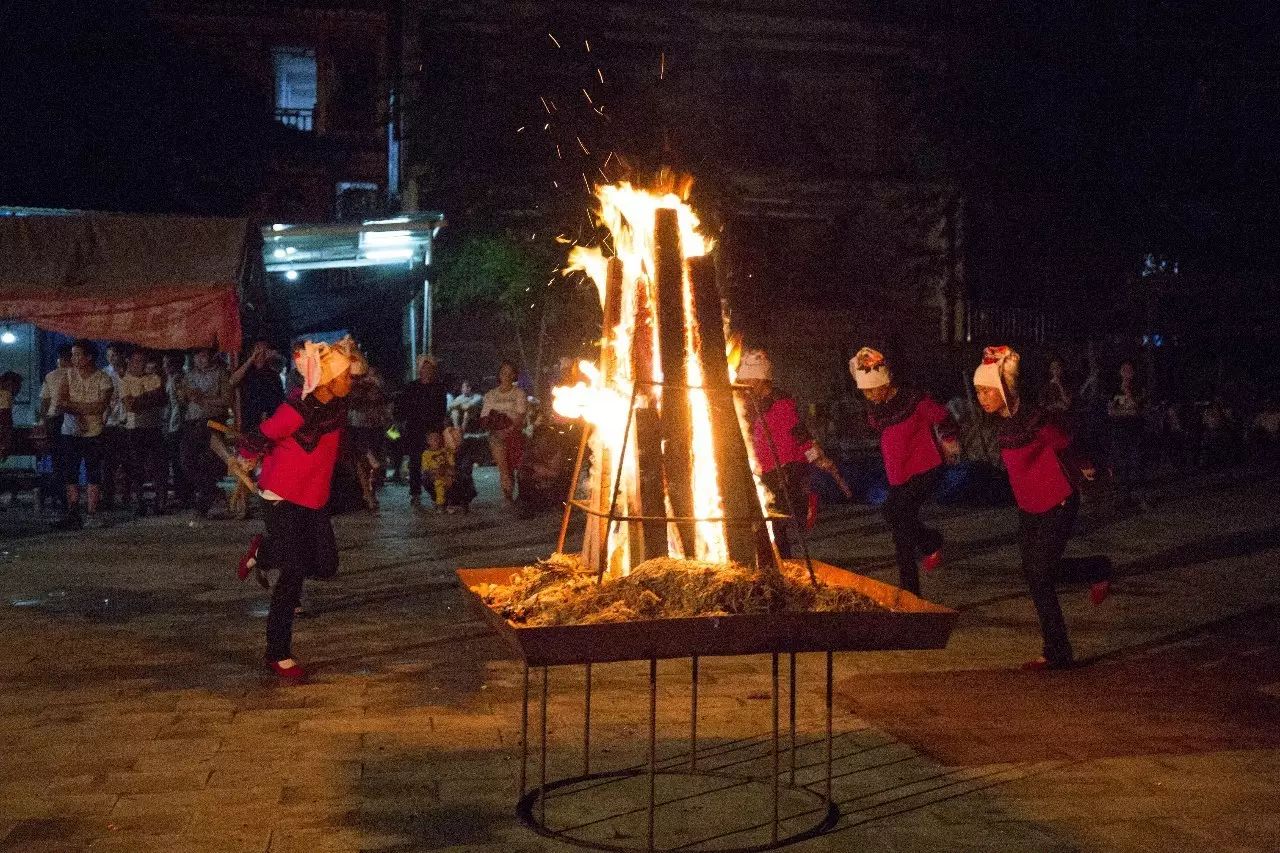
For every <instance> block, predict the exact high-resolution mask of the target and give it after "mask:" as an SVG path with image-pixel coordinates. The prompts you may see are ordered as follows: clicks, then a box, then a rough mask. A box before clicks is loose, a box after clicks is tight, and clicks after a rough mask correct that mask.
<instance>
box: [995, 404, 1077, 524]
mask: <svg viewBox="0 0 1280 853" xmlns="http://www.w3.org/2000/svg"><path fill="white" fill-rule="evenodd" d="M1009 421H1012V422H1006V423H1005V424H1001V430H1000V447H1001V449H1000V458H1001V459H1003V460H1004V467H1005V469H1006V470H1007V471H1008V473H1009V485H1010V486H1011V487H1012V488H1013V498H1014V500H1015V501H1017V504H1018V508H1019V509H1021V510H1023V511H1024V512H1030V513H1037V514H1038V513H1042V512H1048V511H1049V510H1051V509H1053V508H1054V507H1056V506H1058V505H1059V504H1061V503H1062V502H1063V501H1065V500H1066V499H1067V498H1069V497H1071V493H1072V492H1073V491H1075V487H1074V486H1072V485H1071V481H1070V480H1069V479H1068V478H1067V473H1066V468H1065V467H1064V464H1063V460H1062V458H1061V457H1062V455H1064V454H1065V452H1066V451H1067V449H1068V448H1069V447H1070V446H1071V436H1070V434H1069V433H1068V432H1067V431H1066V429H1064V428H1063V427H1062V426H1061V425H1060V424H1059V423H1058V422H1057V420H1056V419H1054V418H1051V417H1045V416H1043V413H1038V414H1037V415H1030V416H1029V417H1028V418H1027V419H1026V420H1025V421H1023V422H1022V423H1019V422H1017V421H1016V420H1015V419H1013V418H1011V419H1009Z"/></svg>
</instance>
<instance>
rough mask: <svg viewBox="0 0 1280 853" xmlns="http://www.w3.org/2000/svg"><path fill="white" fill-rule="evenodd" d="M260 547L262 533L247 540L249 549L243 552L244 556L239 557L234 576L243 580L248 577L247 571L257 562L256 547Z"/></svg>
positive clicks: (251, 569)
mask: <svg viewBox="0 0 1280 853" xmlns="http://www.w3.org/2000/svg"><path fill="white" fill-rule="evenodd" d="M261 547H262V534H261V533H259V534H258V535H256V536H254V537H253V538H252V539H250V540H249V550H247V551H245V552H244V556H243V557H241V558H240V566H239V568H237V569H236V577H238V578H240V580H244V579H245V578H247V577H249V572H251V571H253V567H254V566H255V565H257V564H258V549H259V548H261Z"/></svg>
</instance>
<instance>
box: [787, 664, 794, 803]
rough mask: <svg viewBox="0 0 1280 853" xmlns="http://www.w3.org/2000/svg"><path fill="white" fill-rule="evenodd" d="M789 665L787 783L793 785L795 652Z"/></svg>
mask: <svg viewBox="0 0 1280 853" xmlns="http://www.w3.org/2000/svg"><path fill="white" fill-rule="evenodd" d="M790 658H791V660H790V666H789V667H788V669H787V672H788V674H789V676H790V684H789V685H788V687H787V702H788V704H789V706H790V707H789V708H788V709H787V710H788V717H789V720H790V723H791V730H790V737H791V749H790V751H791V770H790V776H789V781H788V782H787V784H789V785H795V783H796V653H795V652H791V655H790Z"/></svg>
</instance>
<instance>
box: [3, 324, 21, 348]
mask: <svg viewBox="0 0 1280 853" xmlns="http://www.w3.org/2000/svg"><path fill="white" fill-rule="evenodd" d="M17 342H18V336H17V335H15V334H14V333H13V331H12V330H11V329H10V328H9V327H8V326H6V327H5V329H4V331H3V332H0V344H4V345H5V346H8V345H9V344H16V343H17Z"/></svg>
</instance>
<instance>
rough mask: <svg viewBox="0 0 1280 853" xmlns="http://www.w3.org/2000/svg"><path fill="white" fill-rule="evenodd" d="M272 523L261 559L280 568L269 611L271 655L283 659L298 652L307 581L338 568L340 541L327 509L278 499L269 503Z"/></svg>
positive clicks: (268, 518) (265, 565) (272, 658)
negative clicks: (297, 621)
mask: <svg viewBox="0 0 1280 853" xmlns="http://www.w3.org/2000/svg"><path fill="white" fill-rule="evenodd" d="M266 526H267V535H266V536H265V537H264V538H263V542H262V547H261V548H259V549H258V560H259V562H260V563H261V565H262V567H263V569H277V570H279V572H280V576H279V577H278V578H277V579H276V583H275V586H274V587H273V588H272V590H271V608H270V609H269V610H268V611H267V660H270V661H278V660H285V659H287V658H290V657H293V652H292V651H291V646H292V644H293V611H294V608H296V607H297V606H298V602H300V601H301V600H302V584H303V581H305V580H306V579H307V578H308V577H314V578H331V577H333V576H334V575H335V574H337V571H338V546H337V543H336V542H335V541H334V538H333V524H332V523H331V522H330V521H329V514H328V513H327V512H326V511H325V510H323V509H308V508H307V507H304V506H299V505H298V504H295V503H290V502H289V501H275V502H272V503H270V505H269V506H268V507H267V510H266Z"/></svg>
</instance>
